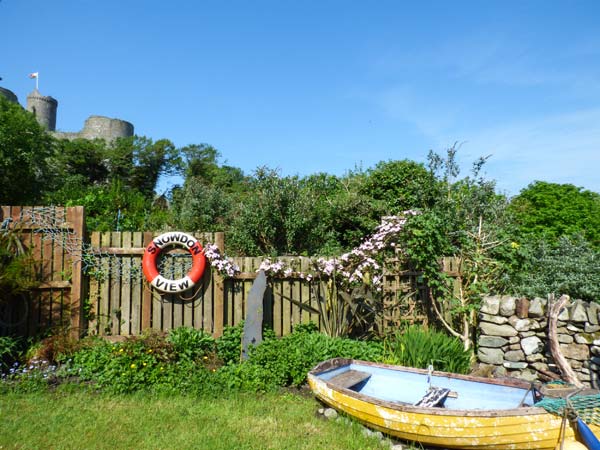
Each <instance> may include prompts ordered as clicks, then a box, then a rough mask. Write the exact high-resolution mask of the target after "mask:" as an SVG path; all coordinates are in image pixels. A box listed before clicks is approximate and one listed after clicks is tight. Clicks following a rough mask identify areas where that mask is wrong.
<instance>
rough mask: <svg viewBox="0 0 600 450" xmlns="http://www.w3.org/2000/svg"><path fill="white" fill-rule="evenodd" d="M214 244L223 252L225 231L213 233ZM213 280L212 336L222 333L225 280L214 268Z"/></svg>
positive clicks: (218, 335) (222, 253)
mask: <svg viewBox="0 0 600 450" xmlns="http://www.w3.org/2000/svg"><path fill="white" fill-rule="evenodd" d="M215 245H216V246H217V247H218V248H219V251H220V252H221V255H224V254H225V233H223V232H222V231H220V232H217V233H215ZM213 280H214V283H215V294H214V301H215V306H214V330H213V335H214V337H216V338H217V337H220V336H222V335H223V326H224V312H225V280H223V276H222V275H221V274H220V273H218V272H217V271H216V270H215V271H214V272H213Z"/></svg>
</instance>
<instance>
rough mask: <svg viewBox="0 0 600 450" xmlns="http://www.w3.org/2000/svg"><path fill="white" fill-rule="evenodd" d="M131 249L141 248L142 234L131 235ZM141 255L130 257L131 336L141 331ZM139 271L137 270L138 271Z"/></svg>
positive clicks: (142, 280) (137, 232) (142, 278)
mask: <svg viewBox="0 0 600 450" xmlns="http://www.w3.org/2000/svg"><path fill="white" fill-rule="evenodd" d="M132 245H133V247H143V234H142V232H140V231H136V232H134V233H133V235H132ZM141 267H142V260H141V255H132V256H131V257H130V266H129V270H130V273H131V275H130V285H131V334H136V335H137V334H140V333H141V331H142V326H141V323H142V283H143V282H144V276H143V274H142V273H141ZM138 269H139V270H138Z"/></svg>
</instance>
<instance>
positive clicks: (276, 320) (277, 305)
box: [271, 278, 283, 336]
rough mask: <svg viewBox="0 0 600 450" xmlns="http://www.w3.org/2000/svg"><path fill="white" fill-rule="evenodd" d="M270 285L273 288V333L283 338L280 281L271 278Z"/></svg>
mask: <svg viewBox="0 0 600 450" xmlns="http://www.w3.org/2000/svg"><path fill="white" fill-rule="evenodd" d="M271 285H272V286H273V331H274V332H275V334H276V335H277V336H283V327H282V318H283V308H282V306H283V305H282V300H281V289H282V285H281V280H280V279H278V278H271Z"/></svg>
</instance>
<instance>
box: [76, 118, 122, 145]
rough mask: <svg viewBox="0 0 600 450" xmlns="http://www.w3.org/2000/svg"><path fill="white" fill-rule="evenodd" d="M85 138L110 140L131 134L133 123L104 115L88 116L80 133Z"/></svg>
mask: <svg viewBox="0 0 600 450" xmlns="http://www.w3.org/2000/svg"><path fill="white" fill-rule="evenodd" d="M80 135H81V137H82V138H85V139H104V140H105V141H107V142H112V141H114V140H115V139H117V138H120V137H130V136H133V125H132V124H131V123H129V122H127V121H125V120H121V119H111V118H110V117H104V116H90V117H88V119H87V120H86V121H85V125H84V126H83V130H81V133H80Z"/></svg>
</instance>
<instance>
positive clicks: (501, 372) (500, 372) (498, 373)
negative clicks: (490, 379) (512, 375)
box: [492, 366, 508, 378]
mask: <svg viewBox="0 0 600 450" xmlns="http://www.w3.org/2000/svg"><path fill="white" fill-rule="evenodd" d="M507 374H508V371H507V370H506V368H505V367H502V366H498V367H496V368H495V369H494V372H493V373H492V375H493V376H494V377H496V378H502V377H505V376H506V375H507Z"/></svg>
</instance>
